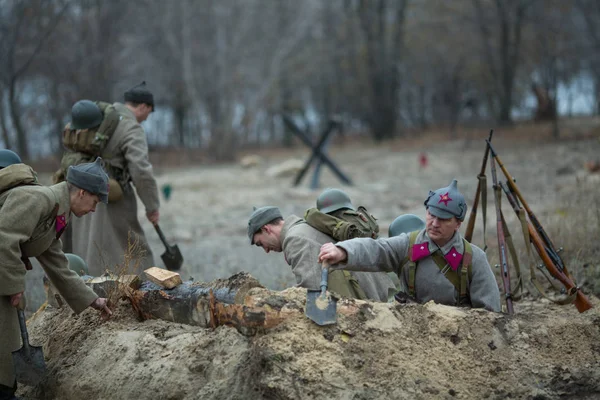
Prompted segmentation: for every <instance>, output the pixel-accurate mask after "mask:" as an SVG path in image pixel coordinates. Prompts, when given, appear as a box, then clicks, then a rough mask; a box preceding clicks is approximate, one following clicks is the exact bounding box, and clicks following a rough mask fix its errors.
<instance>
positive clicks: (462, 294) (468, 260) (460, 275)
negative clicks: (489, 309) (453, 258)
mask: <svg viewBox="0 0 600 400" xmlns="http://www.w3.org/2000/svg"><path fill="white" fill-rule="evenodd" d="M418 234H419V231H416V232H411V233H410V236H409V237H410V242H409V248H408V257H407V258H408V260H405V262H408V294H409V295H410V296H412V297H415V295H416V289H415V282H416V275H417V266H418V263H417V262H415V261H412V248H413V246H414V245H415V243H416V241H417V235H418ZM463 245H464V248H465V250H464V255H463V259H462V262H461V266H460V267H459V268H458V269H457V270H456V271H454V270H452V269H449V268H447V267H446V264H447V263H446V260H445V259H444V257H443V255H442V254H441V253H440V252H439V251H436V252H434V253H433V254H432V255H431V258H432V259H433V261H434V262H435V263H436V265H437V266H438V268H439V269H440V271H442V272H444V276H445V277H446V279H448V280H449V281H450V282H451V283H452V285H454V287H455V288H456V291H457V292H458V294H459V300H458V304H459V305H468V304H470V302H471V301H470V298H469V283H470V282H471V279H472V277H473V268H472V263H473V248H472V247H471V244H470V243H469V242H467V241H466V240H465V239H463Z"/></svg>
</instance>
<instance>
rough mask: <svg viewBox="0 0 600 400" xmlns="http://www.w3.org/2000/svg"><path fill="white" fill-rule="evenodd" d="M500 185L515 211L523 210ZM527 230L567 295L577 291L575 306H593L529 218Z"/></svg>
mask: <svg viewBox="0 0 600 400" xmlns="http://www.w3.org/2000/svg"><path fill="white" fill-rule="evenodd" d="M500 187H501V188H502V190H503V191H504V193H505V194H506V197H507V198H508V201H509V203H510V205H511V206H512V208H513V209H514V210H515V212H516V213H517V214H518V213H519V211H520V210H521V206H520V205H519V203H518V202H517V200H516V199H515V197H514V195H513V194H512V193H511V191H510V190H509V189H508V187H507V186H505V185H503V184H502V183H500ZM527 230H528V231H529V239H530V241H531V243H533V247H534V248H535V250H536V252H537V253H538V254H539V256H540V258H541V259H542V261H543V262H544V265H545V266H546V269H547V270H548V272H550V274H551V275H552V276H553V277H555V278H556V279H558V280H559V281H560V283H562V284H563V286H564V287H565V289H566V290H567V295H571V294H572V293H573V292H574V291H576V292H577V293H576V297H575V301H574V302H573V303H574V304H575V307H577V310H578V311H579V312H584V311H586V310H589V309H590V308H592V303H591V302H590V300H589V299H588V298H587V297H586V296H585V295H584V294H583V293H582V292H581V289H580V288H578V287H577V286H575V284H574V283H573V281H572V280H571V278H570V277H569V276H568V275H567V274H566V273H565V271H564V270H562V269H560V268H559V267H558V266H557V265H556V264H555V263H554V262H553V261H552V258H551V257H550V255H549V254H548V250H547V248H546V246H545V245H544V242H543V241H542V238H541V237H540V235H539V234H538V232H537V231H536V230H535V229H534V228H533V226H532V225H531V221H529V220H527Z"/></svg>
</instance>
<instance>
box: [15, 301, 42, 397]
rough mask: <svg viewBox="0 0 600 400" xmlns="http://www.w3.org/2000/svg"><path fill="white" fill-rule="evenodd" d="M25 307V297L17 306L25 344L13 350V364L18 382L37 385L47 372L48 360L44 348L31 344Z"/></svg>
mask: <svg viewBox="0 0 600 400" xmlns="http://www.w3.org/2000/svg"><path fill="white" fill-rule="evenodd" d="M24 309H25V299H24V298H22V299H21V302H20V303H19V306H18V308H17V314H18V316H19V327H20V328H21V339H22V340H23V346H22V347H21V348H20V349H19V350H16V351H13V352H12V357H13V364H14V365H15V375H16V377H17V382H19V383H22V384H24V385H29V386H35V385H37V384H38V383H40V381H41V380H42V379H43V378H44V375H45V374H46V362H45V361H44V352H43V351H42V348H41V347H37V346H31V345H30V344H29V335H28V334H27V324H26V323H25V312H24V311H23V310H24Z"/></svg>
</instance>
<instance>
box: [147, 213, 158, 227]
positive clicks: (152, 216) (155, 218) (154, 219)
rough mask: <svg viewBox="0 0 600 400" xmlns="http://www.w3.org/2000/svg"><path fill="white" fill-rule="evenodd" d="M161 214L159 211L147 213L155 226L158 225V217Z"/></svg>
mask: <svg viewBox="0 0 600 400" xmlns="http://www.w3.org/2000/svg"><path fill="white" fill-rule="evenodd" d="M159 215H160V214H159V212H158V210H155V211H150V212H147V213H146V218H148V221H150V222H151V223H152V224H153V225H156V224H158V217H159Z"/></svg>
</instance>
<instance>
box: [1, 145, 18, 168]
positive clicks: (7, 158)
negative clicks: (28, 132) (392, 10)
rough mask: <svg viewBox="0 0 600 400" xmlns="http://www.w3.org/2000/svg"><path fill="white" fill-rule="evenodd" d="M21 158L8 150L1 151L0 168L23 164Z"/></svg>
mask: <svg viewBox="0 0 600 400" xmlns="http://www.w3.org/2000/svg"><path fill="white" fill-rule="evenodd" d="M22 162H23V161H21V157H19V156H18V154H17V153H15V152H14V151H11V150H8V149H2V150H0V168H5V167H8V166H9V165H13V164H21V163H22Z"/></svg>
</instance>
